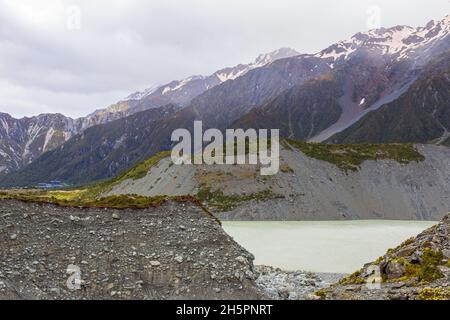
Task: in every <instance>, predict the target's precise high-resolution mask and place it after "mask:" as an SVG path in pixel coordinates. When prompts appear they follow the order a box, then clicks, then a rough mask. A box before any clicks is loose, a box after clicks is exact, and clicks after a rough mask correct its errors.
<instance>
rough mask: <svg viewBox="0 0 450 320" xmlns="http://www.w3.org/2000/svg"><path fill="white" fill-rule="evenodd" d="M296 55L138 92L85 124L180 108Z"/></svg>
mask: <svg viewBox="0 0 450 320" xmlns="http://www.w3.org/2000/svg"><path fill="white" fill-rule="evenodd" d="M296 55H299V53H298V52H297V51H295V50H294V49H290V48H281V49H278V50H275V51H273V52H270V53H266V54H261V55H259V56H258V57H257V58H256V60H255V61H254V62H252V63H249V64H239V65H237V66H234V67H229V68H224V69H221V70H218V71H216V72H214V73H213V74H211V75H209V76H201V75H194V76H190V77H188V78H186V79H182V80H174V81H171V82H169V83H167V84H164V85H161V86H157V87H152V88H149V89H146V90H144V91H141V92H135V93H133V94H131V95H129V96H128V97H126V98H125V99H123V100H122V101H119V102H118V103H116V104H114V105H112V106H110V107H108V108H106V109H103V110H97V111H96V112H94V113H93V114H91V115H89V116H88V117H87V118H88V120H87V123H89V124H90V123H96V124H99V123H106V122H109V121H111V120H116V119H119V118H122V117H124V116H128V115H131V114H133V113H136V112H139V111H144V110H147V109H151V108H157V107H161V106H164V105H167V104H176V105H179V106H180V107H184V106H186V105H187V104H189V102H191V100H192V99H193V98H195V97H196V96H198V95H200V94H202V93H203V92H205V91H206V90H209V89H211V88H213V87H215V86H217V85H220V84H222V83H224V82H226V81H228V80H235V79H236V78H238V77H241V76H243V75H245V74H246V73H247V72H249V71H250V70H254V69H256V68H260V67H263V66H266V65H268V64H270V63H272V62H274V61H276V60H279V59H284V58H289V57H292V56H296Z"/></svg>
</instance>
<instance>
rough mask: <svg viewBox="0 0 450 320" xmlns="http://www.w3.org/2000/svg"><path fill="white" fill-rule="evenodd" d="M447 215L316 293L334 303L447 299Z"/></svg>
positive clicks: (449, 264)
mask: <svg viewBox="0 0 450 320" xmlns="http://www.w3.org/2000/svg"><path fill="white" fill-rule="evenodd" d="M449 236H450V214H448V215H446V216H445V217H444V218H443V219H442V221H441V222H440V223H439V224H437V225H435V226H433V227H431V228H430V229H428V230H426V231H424V232H422V233H421V234H419V235H418V236H417V237H415V238H411V239H409V240H407V241H405V242H404V243H402V244H401V245H400V246H398V247H397V248H395V249H390V250H388V252H387V253H386V254H385V255H384V256H382V257H380V258H378V260H377V261H374V262H371V263H368V264H366V265H365V266H364V267H363V268H362V269H361V270H359V271H357V272H355V273H354V274H352V275H351V276H349V277H347V278H344V279H342V280H341V281H340V282H339V283H337V284H335V285H333V286H331V287H330V288H327V289H324V290H320V291H319V292H317V293H316V294H317V295H318V296H319V297H321V298H323V299H332V300H335V299H338V300H346V299H351V300H419V299H420V300H450V289H449V288H450V260H449V259H450V241H449Z"/></svg>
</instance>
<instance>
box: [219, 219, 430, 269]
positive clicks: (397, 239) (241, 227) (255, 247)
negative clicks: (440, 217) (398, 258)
mask: <svg viewBox="0 0 450 320" xmlns="http://www.w3.org/2000/svg"><path fill="white" fill-rule="evenodd" d="M434 224H436V222H429V221H426V222H424V221H391V220H362V221H295V222H292V221H289V222H287V221H286V222H285V221H283V222H272V221H257V222H255V221H248V222H247V221H224V222H223V228H224V229H225V231H226V232H227V233H228V234H229V235H231V236H232V237H233V238H234V239H235V241H236V242H238V243H239V244H240V245H242V246H243V247H244V248H246V249H247V250H248V251H250V252H251V253H253V254H254V255H255V264H265V265H271V266H274V267H279V268H282V269H285V270H306V271H313V272H332V273H351V272H354V271H356V270H358V269H360V268H361V267H362V266H363V265H364V264H365V263H367V262H370V261H373V260H375V259H376V258H378V257H379V256H381V255H383V254H384V253H385V252H386V250H387V249H389V248H393V247H396V246H397V245H399V244H400V243H401V242H403V241H404V240H406V239H408V238H410V237H412V236H416V235H417V234H419V233H420V232H422V231H423V230H425V229H427V228H428V227H430V226H432V225H434Z"/></svg>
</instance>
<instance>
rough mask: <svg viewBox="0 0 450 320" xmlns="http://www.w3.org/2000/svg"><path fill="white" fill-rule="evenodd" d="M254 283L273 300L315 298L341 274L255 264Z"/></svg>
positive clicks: (341, 276) (340, 277) (341, 275)
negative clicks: (288, 269) (286, 269)
mask: <svg viewBox="0 0 450 320" xmlns="http://www.w3.org/2000/svg"><path fill="white" fill-rule="evenodd" d="M255 269H256V271H257V272H258V273H259V276H258V278H257V279H256V284H257V285H258V287H260V288H261V289H262V290H263V291H264V292H265V293H266V294H267V295H268V296H269V298H270V299H273V300H316V299H317V295H315V292H317V291H318V290H320V289H323V288H326V287H329V286H330V285H332V284H334V283H336V282H337V281H338V280H340V279H342V278H343V277H344V276H345V275H343V274H332V273H312V272H305V271H283V270H280V269H278V268H273V267H270V266H256V267H255Z"/></svg>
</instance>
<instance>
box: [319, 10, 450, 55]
mask: <svg viewBox="0 0 450 320" xmlns="http://www.w3.org/2000/svg"><path fill="white" fill-rule="evenodd" d="M449 37H450V15H447V16H446V17H445V18H444V19H442V20H440V21H434V20H432V21H430V22H429V23H428V24H427V25H426V26H425V27H418V28H413V27H409V26H395V27H392V28H380V29H375V30H369V31H368V32H360V33H357V34H355V35H354V36H353V37H352V38H351V39H349V40H345V41H339V42H338V43H336V44H333V45H331V46H330V47H328V48H326V49H325V50H322V51H320V52H319V53H317V54H316V56H317V57H320V58H323V59H327V60H329V61H331V62H332V63H335V62H342V61H345V60H348V59H349V58H350V57H351V56H352V55H353V54H355V52H357V51H358V50H361V49H364V50H367V51H369V52H373V53H376V54H381V55H385V56H389V57H391V58H392V59H395V60H397V61H399V60H407V59H409V60H411V59H412V60H414V59H417V61H416V63H417V64H421V63H423V62H424V61H427V60H429V59H430V58H432V55H433V52H434V51H438V47H439V46H441V45H442V44H443V43H445V41H446V39H448V40H447V41H450V38H449Z"/></svg>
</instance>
